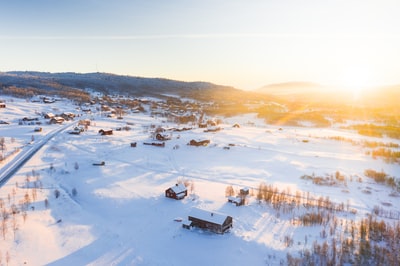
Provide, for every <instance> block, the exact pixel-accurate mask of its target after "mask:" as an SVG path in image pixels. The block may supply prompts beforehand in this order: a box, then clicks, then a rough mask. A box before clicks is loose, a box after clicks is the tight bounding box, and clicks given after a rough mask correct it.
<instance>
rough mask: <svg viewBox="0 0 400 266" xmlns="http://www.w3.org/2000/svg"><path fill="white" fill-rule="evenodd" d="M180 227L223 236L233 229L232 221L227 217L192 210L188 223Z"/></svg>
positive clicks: (197, 209)
mask: <svg viewBox="0 0 400 266" xmlns="http://www.w3.org/2000/svg"><path fill="white" fill-rule="evenodd" d="M182 227H183V228H186V229H190V228H191V227H198V228H201V229H206V230H209V231H211V232H214V233H217V234H223V233H225V232H227V231H228V230H229V229H230V228H232V227H233V219H232V217H231V216H229V215H225V214H221V213H217V212H212V211H207V210H203V209H199V208H193V209H192V210H191V213H190V215H189V216H188V221H185V222H183V223H182Z"/></svg>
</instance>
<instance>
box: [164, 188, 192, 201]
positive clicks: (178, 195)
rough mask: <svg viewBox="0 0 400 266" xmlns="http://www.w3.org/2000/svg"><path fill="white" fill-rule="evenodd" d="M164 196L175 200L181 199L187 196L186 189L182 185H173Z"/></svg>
mask: <svg viewBox="0 0 400 266" xmlns="http://www.w3.org/2000/svg"><path fill="white" fill-rule="evenodd" d="M165 196H166V197H167V198H171V199H176V200H180V199H183V198H184V197H186V196H187V188H186V187H185V185H184V184H175V186H173V187H170V188H168V189H167V190H165Z"/></svg>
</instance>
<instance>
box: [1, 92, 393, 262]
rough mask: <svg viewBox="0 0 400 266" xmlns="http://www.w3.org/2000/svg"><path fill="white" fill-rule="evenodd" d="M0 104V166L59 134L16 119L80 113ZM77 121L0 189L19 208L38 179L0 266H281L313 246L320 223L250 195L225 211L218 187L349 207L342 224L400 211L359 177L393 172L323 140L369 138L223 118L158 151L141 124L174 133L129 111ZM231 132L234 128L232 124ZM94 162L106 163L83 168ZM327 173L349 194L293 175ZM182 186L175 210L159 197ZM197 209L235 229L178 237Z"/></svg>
mask: <svg viewBox="0 0 400 266" xmlns="http://www.w3.org/2000/svg"><path fill="white" fill-rule="evenodd" d="M2 98H4V99H6V101H7V108H5V109H3V110H0V114H1V120H6V121H8V122H10V123H11V124H10V125H0V132H1V133H0V137H5V139H6V145H7V151H6V153H7V154H9V156H10V157H9V158H8V159H7V160H6V161H5V162H1V163H0V166H2V165H4V164H5V163H7V161H9V160H11V159H12V158H13V157H14V156H16V155H15V154H12V153H11V151H12V150H15V149H17V148H22V147H24V146H25V145H27V143H29V142H30V141H31V137H32V136H34V138H35V140H34V142H33V143H35V142H38V141H39V140H40V139H44V138H45V136H46V134H48V133H49V132H52V131H54V130H56V129H58V128H59V127H60V125H49V124H47V123H42V124H41V125H40V127H42V129H43V130H42V131H41V132H34V128H35V127H37V125H18V121H19V119H20V118H23V117H25V116H32V117H33V116H35V113H36V114H39V113H49V112H53V113H62V112H73V113H77V110H76V106H74V105H73V104H72V103H71V102H69V101H66V100H63V101H61V102H55V103H53V104H43V103H36V102H35V103H32V102H29V103H28V102H27V101H25V100H21V99H15V98H9V97H2ZM35 117H36V116H35ZM84 118H91V119H92V125H90V126H89V128H88V130H87V131H85V132H83V133H81V134H80V135H71V134H68V133H67V131H63V132H61V133H59V134H58V135H56V136H55V137H54V138H52V139H51V140H50V141H49V142H48V143H47V144H45V145H44V146H43V147H42V148H41V149H40V150H39V151H38V152H37V153H36V154H35V155H34V156H33V157H32V158H31V159H30V160H29V161H28V162H27V163H26V164H25V165H24V167H22V168H21V169H20V170H19V171H18V172H17V173H16V174H15V175H14V176H13V177H12V178H11V179H10V180H9V181H8V182H7V183H6V184H5V185H4V186H3V187H1V189H0V198H1V199H3V200H4V202H5V203H6V204H7V203H8V195H11V200H10V202H12V201H15V202H16V203H17V204H18V202H20V201H21V200H23V199H24V195H25V194H26V193H32V188H30V189H28V188H27V187H26V186H25V184H26V178H27V176H28V175H30V179H31V183H32V182H33V181H34V180H35V178H37V179H39V180H40V182H41V186H40V188H39V189H38V191H37V196H36V199H34V200H32V203H31V204H30V205H29V206H30V207H29V208H28V209H27V210H26V213H27V215H26V220H25V221H24V220H23V219H22V216H21V215H18V216H17V223H18V230H16V234H15V237H14V235H13V230H12V228H11V222H9V223H8V224H9V228H8V232H7V234H6V236H5V239H3V237H2V235H0V247H1V248H0V250H1V253H2V254H1V256H2V257H1V259H2V260H1V263H3V264H5V257H6V255H5V254H6V253H9V255H10V261H9V265H23V264H26V265H189V264H190V265H265V264H269V265H279V264H280V262H282V261H285V259H286V254H287V253H288V252H290V253H291V254H294V255H296V254H298V252H299V251H300V250H302V249H303V248H304V247H311V245H312V243H313V241H314V240H316V241H321V236H320V231H321V227H320V226H311V227H303V226H299V225H296V224H293V222H292V219H291V218H292V216H295V215H297V213H292V214H290V213H289V214H285V213H278V212H277V211H275V210H274V209H273V208H271V207H270V206H268V205H266V204H265V203H261V204H260V203H259V202H258V201H257V200H256V196H255V195H256V192H254V193H253V195H249V196H248V197H247V199H248V202H247V204H246V205H245V206H240V207H236V206H235V205H234V204H231V203H228V201H227V198H226V197H225V189H226V187H227V186H232V187H233V188H234V189H235V190H236V191H237V192H238V191H239V189H240V188H243V187H248V188H249V189H250V191H251V190H256V189H257V188H258V187H259V185H260V184H261V183H266V184H271V185H273V186H275V187H278V188H279V189H280V190H287V191H290V192H291V193H295V192H296V191H301V192H302V193H307V192H309V193H310V194H311V195H313V196H315V197H319V196H322V197H329V199H330V200H331V201H333V202H335V203H338V204H339V203H344V204H347V203H348V204H349V205H350V207H351V208H353V209H355V210H357V213H356V214H348V213H345V214H340V215H341V216H342V217H343V218H344V219H351V220H357V219H358V220H359V219H361V218H363V217H365V214H366V213H370V212H371V210H372V208H374V206H381V207H384V208H385V209H387V210H389V211H393V212H399V211H400V203H399V201H398V199H397V198H396V197H391V196H389V194H390V193H391V189H390V188H388V187H387V186H384V185H379V184H376V183H374V182H373V180H371V179H368V178H366V177H364V175H363V172H364V170H365V169H375V170H377V171H381V170H383V171H385V173H387V174H389V175H391V176H396V174H397V175H398V173H399V172H400V171H399V170H400V169H399V168H400V167H399V165H398V164H387V163H385V162H383V160H381V159H373V158H371V157H370V156H368V155H366V154H365V149H364V148H363V147H361V146H360V145H352V144H351V143H347V142H338V141H335V140H332V139H329V137H332V136H342V137H346V138H351V139H354V140H362V139H368V140H370V139H371V138H366V137H362V136H360V135H357V134H355V133H354V132H352V131H349V130H343V129H341V128H340V127H332V128H313V127H278V126H271V125H266V124H264V123H263V121H262V120H260V119H257V118H256V117H255V116H254V114H248V115H244V116H239V117H232V118H223V124H221V125H219V126H220V127H221V128H223V130H221V131H218V132H215V133H211V132H209V133H206V132H204V130H203V129H200V128H199V129H197V128H195V129H193V130H188V131H182V132H179V133H173V134H172V139H171V140H168V141H166V145H165V147H164V148H162V147H154V146H148V145H143V142H146V141H149V142H151V141H152V139H151V132H150V131H149V129H150V128H151V127H150V126H151V125H162V126H163V127H166V128H168V127H170V128H173V127H179V126H182V125H179V126H178V125H174V124H168V123H166V122H163V121H162V120H160V119H159V118H156V117H151V116H149V115H148V114H141V113H134V114H128V115H126V116H124V118H123V120H122V121H121V120H117V119H115V118H107V117H103V116H101V114H100V113H96V112H94V113H92V114H91V115H89V116H86V115H85V114H82V119H84ZM78 119H79V118H78ZM41 121H45V120H44V119H41ZM75 121H77V120H75ZM127 122H129V123H130V125H132V126H131V127H132V129H131V130H129V131H116V130H114V132H113V135H111V136H100V135H99V134H98V131H99V130H100V129H102V128H112V129H115V128H117V127H120V126H121V125H125V124H126V123H127ZM68 123H70V124H71V128H73V126H74V122H64V124H68ZM235 123H238V124H240V128H234V127H232V125H233V124H235ZM71 128H69V130H70V129H71ZM178 136H179V138H178ZM11 138H13V139H14V140H13V141H11ZM191 139H210V140H211V143H210V144H209V145H208V146H204V147H203V146H202V147H194V146H189V145H187V143H188V142H189V141H190V140H191ZM374 140H376V141H382V140H381V139H374ZM388 141H390V142H394V143H398V141H396V140H388ZM131 142H137V147H136V148H132V147H130V143H131ZM230 144H234V145H230ZM228 145H230V146H229V147H230V148H229V149H224V147H226V146H228ZM174 147H179V148H178V149H176V148H174ZM99 161H104V162H105V165H104V166H93V165H92V163H93V162H99ZM51 168H52V169H51ZM336 171H340V173H341V174H343V175H345V176H346V177H347V178H348V181H347V185H344V184H339V185H337V186H317V185H315V184H313V183H312V181H310V180H305V179H301V178H300V177H301V176H303V175H312V174H315V175H321V176H325V175H331V174H334V173H335V172H336ZM33 173H34V174H33ZM397 177H398V176H397ZM350 178H351V179H350ZM358 178H361V179H362V182H359V181H358ZM182 179H183V180H188V181H190V182H191V183H192V187H191V188H189V187H188V189H189V191H188V196H187V197H186V198H184V199H183V200H180V201H175V200H170V199H166V198H165V195H164V192H165V189H167V188H169V187H171V184H175V183H177V180H182ZM74 189H75V190H76V192H77V193H76V195H73V191H74ZM56 190H57V191H59V193H60V195H59V197H58V198H56V196H55V191H56ZM365 190H368V191H370V192H371V193H370V194H367V193H365ZM13 191H15V196H13ZM250 194H252V193H250ZM13 198H15V199H13ZM31 199H32V196H31ZM46 199H47V200H48V206H47V207H46V206H45V200H46ZM32 207H33V208H32ZM197 208H199V209H205V210H212V211H213V212H215V213H224V214H227V215H229V216H232V217H233V220H234V221H233V228H232V229H231V230H230V232H229V233H226V234H223V235H217V234H213V233H211V232H207V231H202V230H199V229H197V230H185V229H183V228H182V222H179V221H180V219H176V217H184V218H185V219H186V217H188V215H190V213H192V212H193V211H194V210H195V209H197ZM285 236H291V237H293V239H294V240H295V241H294V242H295V244H294V245H293V246H291V247H287V246H286V245H285V243H284V237H285ZM305 238H308V241H307V243H305V240H304V239H305ZM1 263H0V264H1Z"/></svg>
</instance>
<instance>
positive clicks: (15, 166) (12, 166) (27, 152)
mask: <svg viewBox="0 0 400 266" xmlns="http://www.w3.org/2000/svg"><path fill="white" fill-rule="evenodd" d="M76 123H77V122H73V123H70V124H66V125H62V126H60V127H59V128H57V129H55V130H53V131H51V132H50V133H48V134H47V135H46V136H44V137H43V138H41V139H38V140H35V141H34V142H32V143H30V144H28V145H25V147H24V148H22V150H21V151H20V152H19V153H18V154H17V155H16V156H15V157H14V158H13V159H12V160H11V161H10V162H8V163H7V164H5V165H4V166H3V167H2V168H1V169H0V188H1V187H2V186H3V185H4V184H5V183H7V181H8V180H9V179H10V178H11V177H12V176H13V175H14V174H15V173H16V172H17V171H18V170H19V169H20V168H21V167H22V166H23V165H24V164H25V163H26V162H27V161H28V160H29V159H30V158H32V156H33V155H35V153H36V152H37V151H38V150H40V149H41V148H42V147H43V145H45V144H46V143H47V142H48V141H49V140H50V139H52V138H53V137H54V136H56V135H57V134H59V133H60V132H62V131H64V130H66V129H67V128H69V127H72V126H74V125H75V124H76Z"/></svg>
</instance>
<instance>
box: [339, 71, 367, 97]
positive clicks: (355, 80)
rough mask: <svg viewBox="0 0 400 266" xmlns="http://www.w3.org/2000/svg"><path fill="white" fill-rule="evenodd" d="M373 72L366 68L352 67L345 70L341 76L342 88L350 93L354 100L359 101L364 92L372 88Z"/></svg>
mask: <svg viewBox="0 0 400 266" xmlns="http://www.w3.org/2000/svg"><path fill="white" fill-rule="evenodd" d="M371 82H372V79H371V72H370V71H369V69H367V68H366V67H364V66H361V65H358V66H351V67H347V68H345V69H344V70H343V73H342V76H341V81H340V84H341V87H342V88H343V89H344V90H347V91H350V92H351V93H352V95H353V98H354V99H358V98H359V97H360V96H361V94H362V91H363V90H365V89H367V88H368V87H370V86H371V85H372V84H371Z"/></svg>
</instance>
